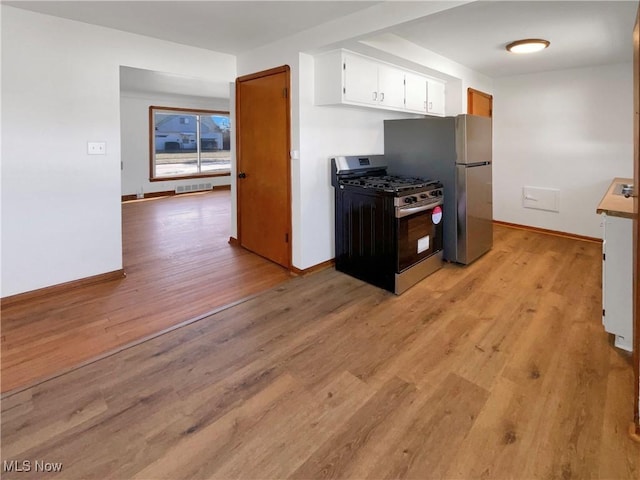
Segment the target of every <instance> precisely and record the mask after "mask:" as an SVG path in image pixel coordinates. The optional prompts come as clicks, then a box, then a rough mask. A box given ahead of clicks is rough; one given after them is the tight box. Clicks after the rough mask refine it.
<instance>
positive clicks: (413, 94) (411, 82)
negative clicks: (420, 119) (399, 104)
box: [404, 72, 427, 113]
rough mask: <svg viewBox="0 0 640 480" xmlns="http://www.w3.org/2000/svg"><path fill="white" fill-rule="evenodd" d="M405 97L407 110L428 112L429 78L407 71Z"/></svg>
mask: <svg viewBox="0 0 640 480" xmlns="http://www.w3.org/2000/svg"><path fill="white" fill-rule="evenodd" d="M404 98H405V100H404V102H405V103H404V105H405V108H406V109H407V110H411V111H413V112H419V113H427V79H426V78H424V77H421V76H419V75H415V74H413V73H408V72H407V73H406V74H405V77H404Z"/></svg>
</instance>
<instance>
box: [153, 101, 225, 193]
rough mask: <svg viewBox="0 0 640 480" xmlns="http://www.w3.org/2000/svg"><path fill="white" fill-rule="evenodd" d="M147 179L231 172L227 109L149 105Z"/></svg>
mask: <svg viewBox="0 0 640 480" xmlns="http://www.w3.org/2000/svg"><path fill="white" fill-rule="evenodd" d="M149 125H150V135H149V151H150V159H151V160H150V170H151V174H150V179H151V180H152V181H154V180H156V181H157V180H170V179H178V178H189V177H213V176H218V175H229V173H230V172H231V150H230V127H229V112H216V111H212V110H187V109H182V108H172V107H149Z"/></svg>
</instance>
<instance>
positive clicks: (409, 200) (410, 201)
mask: <svg viewBox="0 0 640 480" xmlns="http://www.w3.org/2000/svg"><path fill="white" fill-rule="evenodd" d="M404 203H413V200H412V199H411V197H404Z"/></svg>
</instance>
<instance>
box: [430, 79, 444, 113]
mask: <svg viewBox="0 0 640 480" xmlns="http://www.w3.org/2000/svg"><path fill="white" fill-rule="evenodd" d="M427 113H428V114H430V115H444V83H442V82H436V81H433V80H428V81H427Z"/></svg>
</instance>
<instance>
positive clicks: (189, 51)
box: [0, 4, 236, 297]
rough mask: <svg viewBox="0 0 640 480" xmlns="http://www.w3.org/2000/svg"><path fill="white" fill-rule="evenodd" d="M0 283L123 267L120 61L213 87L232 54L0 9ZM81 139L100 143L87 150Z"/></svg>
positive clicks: (9, 289) (29, 284)
mask: <svg viewBox="0 0 640 480" xmlns="http://www.w3.org/2000/svg"><path fill="white" fill-rule="evenodd" d="M0 8H1V9H2V10H1V12H2V13H1V17H2V32H1V35H2V99H3V101H2V139H3V142H2V289H1V292H0V296H2V297H4V296H8V295H14V294H17V293H22V292H25V291H30V290H34V289H38V288H42V287H46V286H50V285H55V284H59V283H63V282H67V281H71V280H75V279H79V278H83V277H88V276H92V275H97V274H100V273H105V272H109V271H114V270H118V269H120V268H122V232H121V206H120V198H121V185H120V183H121V179H120V89H119V68H120V66H121V65H127V66H133V67H138V68H144V69H148V70H156V71H161V72H175V73H180V74H183V75H188V76H192V77H196V78H203V79H210V80H211V81H215V82H221V81H223V82H229V81H232V80H233V79H234V78H235V68H236V65H235V57H233V56H230V55H225V54H220V53H216V52H212V51H209V50H204V49H198V48H192V47H187V46H184V45H178V44H174V43H170V42H164V41H160V40H156V39H152V38H149V37H144V36H140V35H133V34H129V33H124V32H120V31H116V30H111V29H107V28H102V27H96V26H93V25H88V24H85V23H80V22H74V21H70V20H64V19H60V18H56V17H52V16H48V15H41V14H38V13H33V12H28V11H25V10H21V9H16V8H12V7H8V6H6V5H4V4H3V5H2V6H1V7H0ZM87 141H104V142H106V143H107V153H106V155H97V156H89V155H87Z"/></svg>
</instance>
